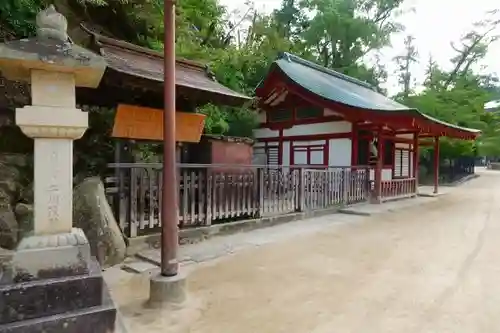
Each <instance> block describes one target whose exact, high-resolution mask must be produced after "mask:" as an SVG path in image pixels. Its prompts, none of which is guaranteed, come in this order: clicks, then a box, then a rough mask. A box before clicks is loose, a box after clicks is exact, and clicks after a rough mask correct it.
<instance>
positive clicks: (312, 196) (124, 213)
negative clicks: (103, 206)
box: [105, 163, 369, 237]
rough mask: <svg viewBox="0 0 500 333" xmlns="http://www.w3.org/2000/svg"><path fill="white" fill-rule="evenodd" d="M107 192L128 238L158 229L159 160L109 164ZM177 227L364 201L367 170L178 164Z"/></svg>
mask: <svg viewBox="0 0 500 333" xmlns="http://www.w3.org/2000/svg"><path fill="white" fill-rule="evenodd" d="M110 168H111V170H112V173H113V174H112V175H110V176H109V177H107V178H106V180H105V183H106V193H107V195H108V200H109V202H110V203H111V205H112V207H113V210H114V212H115V214H116V216H117V219H118V220H119V223H120V226H121V227H122V230H124V231H125V234H126V235H127V236H129V237H135V236H137V235H143V234H148V233H151V232H157V231H158V230H159V227H160V220H161V209H160V203H161V200H162V198H161V193H162V174H161V164H144V163H142V164H139V163H133V164H132V163H128V164H125V163H122V164H111V165H110ZM178 170H179V173H178V188H179V197H178V204H179V221H180V227H181V228H186V227H193V226H206V225H210V224H212V223H224V222H228V221H234V220H238V219H245V218H256V217H263V216H270V215H280V214H287V213H291V212H297V211H306V210H313V209H324V208H329V207H334V206H341V205H346V204H351V203H356V202H362V201H366V200H368V197H369V188H368V175H369V172H368V169H365V168H351V167H342V168H341V167H339V168H328V169H324V170H318V169H314V170H312V169H305V168H298V167H297V168H290V167H271V166H218V165H190V164H182V165H179V169H178Z"/></svg>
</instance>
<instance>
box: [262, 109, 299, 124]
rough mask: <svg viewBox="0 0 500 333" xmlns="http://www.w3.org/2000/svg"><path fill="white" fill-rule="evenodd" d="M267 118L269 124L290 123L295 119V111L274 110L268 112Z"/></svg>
mask: <svg viewBox="0 0 500 333" xmlns="http://www.w3.org/2000/svg"><path fill="white" fill-rule="evenodd" d="M266 117H267V120H268V121H269V122H280V121H289V120H292V119H293V111H292V110H291V109H290V110H287V109H281V110H273V111H270V112H267V114H266Z"/></svg>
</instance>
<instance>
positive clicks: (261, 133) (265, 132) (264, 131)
mask: <svg viewBox="0 0 500 333" xmlns="http://www.w3.org/2000/svg"><path fill="white" fill-rule="evenodd" d="M253 134H254V135H255V138H257V139H259V138H276V140H278V138H279V136H280V135H279V131H273V130H270V129H269V128H257V129H254V130H253Z"/></svg>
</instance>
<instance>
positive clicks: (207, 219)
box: [205, 169, 213, 225]
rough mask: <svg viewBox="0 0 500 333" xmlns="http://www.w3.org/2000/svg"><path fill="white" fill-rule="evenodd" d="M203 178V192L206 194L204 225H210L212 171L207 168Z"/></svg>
mask: <svg viewBox="0 0 500 333" xmlns="http://www.w3.org/2000/svg"><path fill="white" fill-rule="evenodd" d="M205 179H206V187H205V194H206V203H205V205H206V208H207V210H206V212H205V225H211V224H212V188H213V187H212V173H211V172H210V170H209V169H207V170H206V172H205Z"/></svg>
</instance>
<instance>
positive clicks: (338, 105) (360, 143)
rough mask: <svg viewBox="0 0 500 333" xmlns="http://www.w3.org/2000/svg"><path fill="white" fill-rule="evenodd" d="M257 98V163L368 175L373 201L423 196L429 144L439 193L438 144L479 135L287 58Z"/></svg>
mask: <svg viewBox="0 0 500 333" xmlns="http://www.w3.org/2000/svg"><path fill="white" fill-rule="evenodd" d="M256 94H257V97H258V101H259V110H260V111H259V117H260V127H259V128H258V129H257V130H256V131H255V137H256V139H257V141H258V142H257V143H256V145H255V150H254V163H255V164H261V165H263V164H266V165H281V166H283V167H293V166H302V167H307V168H335V167H351V168H358V167H359V168H361V167H363V168H367V169H369V172H370V176H369V180H370V182H371V184H372V185H371V188H372V193H373V194H372V198H373V199H374V201H375V202H381V201H383V200H384V199H388V198H394V197H405V196H415V195H416V194H417V189H418V156H419V155H418V151H419V146H420V145H423V144H433V145H434V149H435V152H436V154H434V155H435V161H434V167H435V170H434V173H435V188H434V190H435V192H436V193H437V191H438V183H437V182H438V169H439V168H438V165H439V138H440V137H442V136H446V137H450V138H457V139H464V140H474V139H475V138H476V137H477V136H478V135H479V134H480V131H478V130H474V129H469V128H463V127H459V126H456V125H453V124H449V123H445V122H443V121H440V120H438V119H435V118H432V117H430V116H428V115H426V114H424V113H422V112H420V111H419V110H416V109H412V108H409V107H407V106H405V105H402V104H400V103H397V102H395V101H393V100H391V99H389V98H387V97H386V96H384V95H382V94H380V93H379V92H377V91H376V89H375V88H374V87H372V86H371V85H369V84H367V83H365V82H362V81H359V80H357V79H355V78H352V77H349V76H347V75H343V74H341V73H338V72H336V71H333V70H330V69H327V68H324V67H321V66H319V65H317V64H315V63H312V62H309V61H306V60H304V59H301V58H299V57H297V56H295V55H292V54H288V53H283V54H281V55H280V56H279V57H278V59H277V60H276V61H274V63H273V64H272V66H271V68H270V70H269V72H268V74H267V76H266V77H265V78H264V80H263V81H262V82H261V84H260V85H259V87H258V88H257V91H256ZM429 139H431V140H429ZM421 140H422V141H421Z"/></svg>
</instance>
